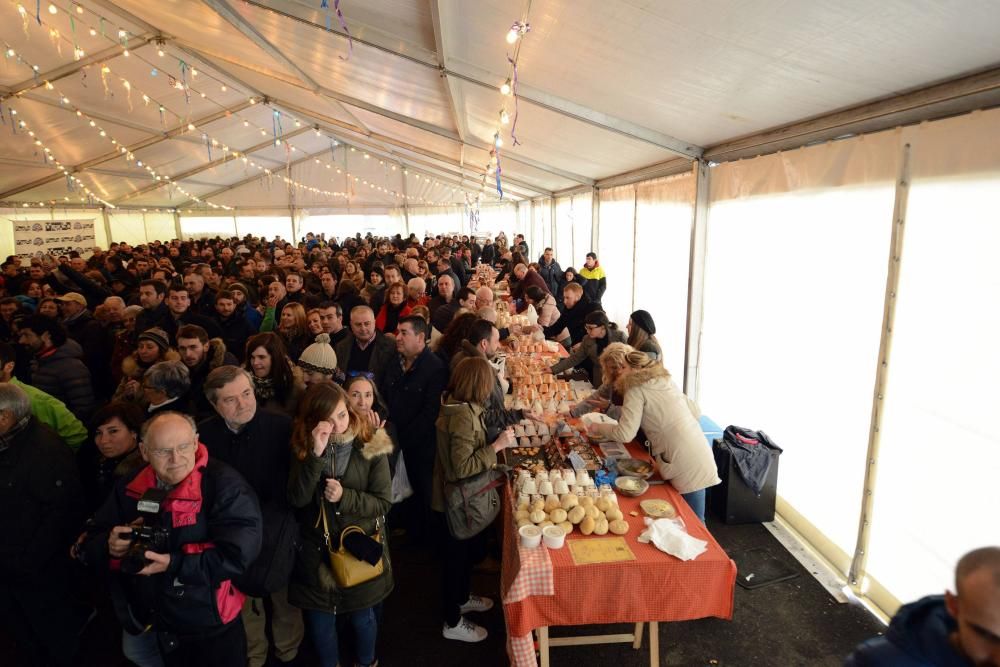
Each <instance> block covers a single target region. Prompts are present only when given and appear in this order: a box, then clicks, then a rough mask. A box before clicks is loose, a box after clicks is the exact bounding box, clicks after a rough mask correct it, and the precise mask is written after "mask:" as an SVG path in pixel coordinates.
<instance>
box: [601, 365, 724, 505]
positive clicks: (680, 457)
mask: <svg viewBox="0 0 1000 667" xmlns="http://www.w3.org/2000/svg"><path fill="white" fill-rule="evenodd" d="M615 389H616V390H617V391H619V392H620V393H621V394H622V395H624V397H625V398H624V402H623V405H622V409H621V415H620V416H619V419H618V424H617V425H614V426H610V425H608V426H599V427H598V430H599V431H600V433H601V434H602V435H604V436H605V437H607V438H609V439H610V440H614V441H616V442H630V441H631V440H633V439H634V438H635V437H636V434H637V433H638V432H639V428H640V427H641V428H642V430H643V432H645V434H646V439H647V440H648V442H649V445H650V453H651V454H652V455H653V460H654V461H655V463H656V466H657V469H658V470H659V472H660V476H661V477H662V478H663V479H665V480H667V481H669V482H670V483H671V484H673V485H674V488H675V489H677V491H679V492H680V493H691V492H693V491H699V490H701V489H704V488H707V487H709V486H715V485H716V484H718V483H719V482H720V481H721V480H719V475H718V474H717V472H716V466H715V459H714V458H713V456H712V449H711V448H710V447H709V446H708V445H707V444H706V442H705V435H704V434H703V433H702V431H701V426H700V425H699V424H698V417H699V410H698V406H697V405H695V403H694V401H692V400H690V399H689V398H688V397H687V396H685V395H684V393H683V392H682V391H681V390H680V389H678V387H677V385H676V384H674V382H673V381H672V380H671V379H670V373H669V372H667V369H665V368H664V367H663V366H661V365H659V364H653V365H651V366H649V367H647V368H642V369H639V370H636V371H632V372H631V373H628V374H626V375H623V376H622V377H620V378H618V380H617V381H616V382H615Z"/></svg>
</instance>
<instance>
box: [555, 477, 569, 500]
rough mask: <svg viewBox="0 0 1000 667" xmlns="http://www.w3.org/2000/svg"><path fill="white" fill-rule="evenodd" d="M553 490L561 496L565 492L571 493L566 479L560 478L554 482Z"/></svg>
mask: <svg viewBox="0 0 1000 667" xmlns="http://www.w3.org/2000/svg"><path fill="white" fill-rule="evenodd" d="M552 491H553V493H555V494H556V495H557V496H561V495H562V494H564V493H569V485H567V484H566V482H565V481H563V480H561V479H560V480H559V481H558V482H554V483H553V484H552Z"/></svg>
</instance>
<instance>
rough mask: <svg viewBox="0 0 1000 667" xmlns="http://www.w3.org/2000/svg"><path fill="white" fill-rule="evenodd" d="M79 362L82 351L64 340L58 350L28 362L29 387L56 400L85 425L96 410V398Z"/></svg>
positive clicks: (55, 349)
mask: <svg viewBox="0 0 1000 667" xmlns="http://www.w3.org/2000/svg"><path fill="white" fill-rule="evenodd" d="M82 358H83V349H82V348H81V347H80V345H79V343H77V342H76V341H75V340H73V339H72V338H70V339H67V340H66V342H65V343H63V344H62V345H60V346H59V347H57V348H53V349H51V350H48V351H46V352H44V353H42V354H41V355H36V356H35V358H34V359H32V360H31V384H32V385H33V386H35V387H37V388H38V389H41V390H42V391H44V392H45V393H46V394H50V395H52V396H55V397H56V398H58V399H59V400H60V401H62V402H63V403H65V404H66V407H67V408H69V410H70V412H72V413H73V414H74V415H76V418H77V419H79V420H80V421H82V422H84V423H86V422H87V420H88V419H90V415H91V414H92V413H93V412H94V410H95V409H96V408H97V398H96V397H95V396H94V388H93V386H92V385H91V382H90V370H89V369H88V368H87V366H86V365H84V363H83V361H82Z"/></svg>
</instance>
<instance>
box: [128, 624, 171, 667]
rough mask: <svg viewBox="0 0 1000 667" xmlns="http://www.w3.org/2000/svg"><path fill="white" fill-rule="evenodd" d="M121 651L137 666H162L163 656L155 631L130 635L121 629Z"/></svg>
mask: <svg viewBox="0 0 1000 667" xmlns="http://www.w3.org/2000/svg"><path fill="white" fill-rule="evenodd" d="M122 653H123V654H125V657H126V658H128V660H129V662H131V663H133V664H135V665H138V666H139V667H163V656H161V655H160V646H159V644H158V643H157V641H156V633H155V632H144V633H142V634H141V635H130V634H129V633H127V632H125V631H124V630H122Z"/></svg>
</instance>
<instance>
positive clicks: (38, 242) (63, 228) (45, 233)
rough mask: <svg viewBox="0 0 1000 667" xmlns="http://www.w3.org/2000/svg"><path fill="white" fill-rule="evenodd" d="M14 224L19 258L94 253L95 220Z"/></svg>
mask: <svg viewBox="0 0 1000 667" xmlns="http://www.w3.org/2000/svg"><path fill="white" fill-rule="evenodd" d="M11 224H13V225H14V252H15V254H17V255H18V256H19V257H37V256H40V255H54V256H56V257H58V256H59V255H65V254H66V253H68V252H70V251H73V250H76V251H77V252H78V253H80V254H81V255H86V254H89V253H90V252H92V251H93V249H94V245H95V243H96V240H95V238H94V219H93V218H90V219H88V220H11Z"/></svg>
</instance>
